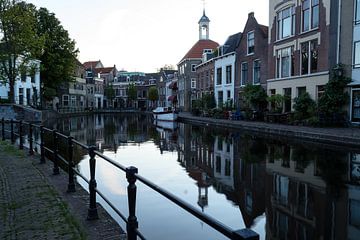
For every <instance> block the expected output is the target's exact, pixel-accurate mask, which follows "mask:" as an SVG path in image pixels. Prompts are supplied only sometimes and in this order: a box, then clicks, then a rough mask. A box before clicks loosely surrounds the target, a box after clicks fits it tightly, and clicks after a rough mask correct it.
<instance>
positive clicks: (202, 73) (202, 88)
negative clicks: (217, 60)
mask: <svg viewBox="0 0 360 240" xmlns="http://www.w3.org/2000/svg"><path fill="white" fill-rule="evenodd" d="M196 89H197V97H198V98H201V97H202V96H203V95H204V94H205V93H213V91H214V60H213V59H211V60H209V61H207V62H205V63H202V64H201V65H198V66H197V67H196Z"/></svg>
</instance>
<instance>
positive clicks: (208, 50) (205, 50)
mask: <svg viewBox="0 0 360 240" xmlns="http://www.w3.org/2000/svg"><path fill="white" fill-rule="evenodd" d="M212 52H213V50H212V49H204V50H203V53H212Z"/></svg>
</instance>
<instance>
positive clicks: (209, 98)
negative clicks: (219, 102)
mask: <svg viewBox="0 0 360 240" xmlns="http://www.w3.org/2000/svg"><path fill="white" fill-rule="evenodd" d="M201 101H202V105H203V108H204V109H212V108H215V107H216V101H215V96H214V94H210V93H206V94H205V95H204V96H203V97H202V98H201Z"/></svg>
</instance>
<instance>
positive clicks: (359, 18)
mask: <svg viewBox="0 0 360 240" xmlns="http://www.w3.org/2000/svg"><path fill="white" fill-rule="evenodd" d="M355 4H356V6H355V24H359V23H360V0H356V3H355Z"/></svg>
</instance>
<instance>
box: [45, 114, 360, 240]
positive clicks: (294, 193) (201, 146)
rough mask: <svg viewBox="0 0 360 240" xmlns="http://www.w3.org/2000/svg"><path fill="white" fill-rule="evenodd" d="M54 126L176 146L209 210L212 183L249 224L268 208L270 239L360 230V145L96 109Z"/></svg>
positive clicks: (90, 138) (107, 146)
mask: <svg viewBox="0 0 360 240" xmlns="http://www.w3.org/2000/svg"><path fill="white" fill-rule="evenodd" d="M52 126H55V127H57V128H58V129H60V130H61V131H63V132H64V133H71V135H72V136H73V137H75V138H76V139H77V140H79V141H81V142H84V143H86V144H88V145H96V146H97V147H98V148H100V149H101V150H108V151H114V152H116V151H118V150H119V149H120V151H121V147H122V146H126V145H129V144H130V145H131V144H138V145H140V144H141V143H144V142H149V141H150V142H153V143H154V144H155V145H156V146H157V147H158V149H159V151H160V152H161V153H163V152H168V151H170V152H177V158H178V162H179V164H180V165H181V166H182V167H183V168H184V169H185V170H186V171H187V173H188V176H189V177H191V178H192V179H194V180H195V181H196V185H197V188H198V199H197V204H198V206H199V208H200V209H201V210H202V211H204V212H206V208H207V206H208V205H209V204H210V203H211V200H212V199H209V195H208V192H209V188H213V189H215V190H216V192H218V193H219V194H224V195H225V196H226V198H227V200H228V201H230V202H231V203H232V204H233V205H235V206H237V208H238V209H239V214H241V216H242V218H243V220H244V223H245V226H246V227H248V228H251V227H254V225H256V222H257V219H258V218H261V217H262V216H264V213H265V216H266V224H265V226H263V229H264V231H265V233H264V235H265V234H266V237H265V239H299V240H301V239H358V236H360V185H359V183H360V154H359V151H353V150H351V149H350V150H337V149H336V147H329V146H319V145H315V144H301V143H299V142H290V141H288V140H286V139H285V140H284V139H272V138H265V137H262V136H255V135H251V134H242V133H238V132H236V131H230V130H224V129H221V130H216V129H210V128H203V127H198V126H194V125H190V124H182V123H180V124H178V127H177V129H174V130H164V129H161V128H156V127H155V126H153V125H152V123H151V116H149V115H135V114H132V115H131V114H122V115H92V116H87V117H76V118H68V119H61V120H59V121H58V122H57V123H53V125H52ZM84 154H86V153H84Z"/></svg>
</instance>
